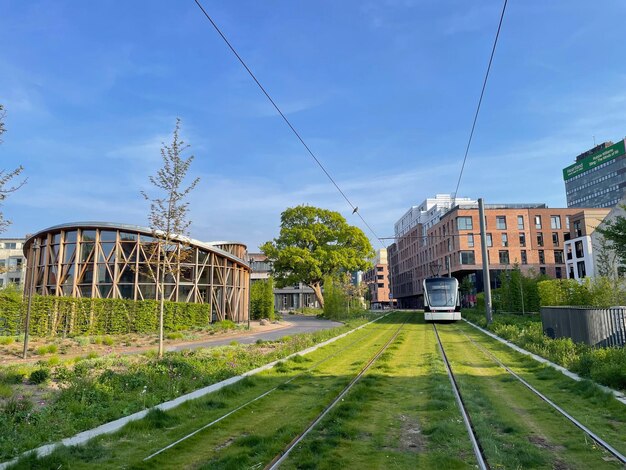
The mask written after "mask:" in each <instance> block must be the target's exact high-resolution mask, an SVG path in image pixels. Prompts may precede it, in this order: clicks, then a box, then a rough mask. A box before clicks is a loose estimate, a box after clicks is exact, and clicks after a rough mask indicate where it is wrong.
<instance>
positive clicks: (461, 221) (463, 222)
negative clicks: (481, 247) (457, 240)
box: [456, 217, 473, 230]
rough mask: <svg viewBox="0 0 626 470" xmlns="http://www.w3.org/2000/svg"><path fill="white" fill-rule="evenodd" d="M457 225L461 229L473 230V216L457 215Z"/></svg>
mask: <svg viewBox="0 0 626 470" xmlns="http://www.w3.org/2000/svg"><path fill="white" fill-rule="evenodd" d="M456 227H457V228H458V229H459V230H472V229H473V225H472V218H471V217H457V218H456Z"/></svg>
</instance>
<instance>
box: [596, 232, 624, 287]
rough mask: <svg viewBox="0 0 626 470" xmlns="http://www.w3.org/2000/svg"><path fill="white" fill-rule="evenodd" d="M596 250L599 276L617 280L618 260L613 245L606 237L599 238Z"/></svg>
mask: <svg viewBox="0 0 626 470" xmlns="http://www.w3.org/2000/svg"><path fill="white" fill-rule="evenodd" d="M594 250H595V252H596V261H597V264H596V269H597V274H598V275H600V276H603V277H607V278H609V279H613V280H614V279H617V277H618V259H617V253H616V252H615V250H614V249H613V247H612V244H611V243H610V242H608V241H607V240H606V239H605V238H604V237H598V243H597V245H596V246H594Z"/></svg>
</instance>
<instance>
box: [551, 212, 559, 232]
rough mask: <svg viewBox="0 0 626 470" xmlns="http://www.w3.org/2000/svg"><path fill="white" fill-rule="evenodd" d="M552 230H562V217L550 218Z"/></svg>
mask: <svg viewBox="0 0 626 470" xmlns="http://www.w3.org/2000/svg"><path fill="white" fill-rule="evenodd" d="M550 228H551V229H553V230H561V216H558V215H551V216H550Z"/></svg>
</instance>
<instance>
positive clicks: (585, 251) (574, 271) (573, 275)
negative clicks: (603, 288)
mask: <svg viewBox="0 0 626 470" xmlns="http://www.w3.org/2000/svg"><path fill="white" fill-rule="evenodd" d="M610 211H611V210H610V209H585V210H584V211H581V212H578V213H576V214H573V215H572V216H571V217H570V239H569V240H567V241H566V242H565V263H566V266H567V268H566V272H567V277H568V278H569V279H582V278H584V277H587V276H593V275H594V272H595V268H594V247H593V242H592V239H591V236H592V234H593V232H594V231H595V229H596V227H597V226H598V225H600V224H601V223H602V221H603V220H604V218H605V217H606V216H607V215H608V214H609V212H610Z"/></svg>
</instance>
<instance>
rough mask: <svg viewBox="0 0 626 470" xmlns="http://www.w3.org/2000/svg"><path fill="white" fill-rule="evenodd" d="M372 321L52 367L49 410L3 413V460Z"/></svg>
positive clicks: (8, 371)
mask: <svg viewBox="0 0 626 470" xmlns="http://www.w3.org/2000/svg"><path fill="white" fill-rule="evenodd" d="M365 321H366V320H364V319H362V320H355V321H354V322H353V323H352V324H351V325H349V326H343V327H339V328H334V329H331V330H324V331H319V332H316V333H310V334H304V335H295V336H292V337H291V338H290V339H289V340H287V341H285V340H283V341H278V342H273V343H264V344H262V345H249V346H242V345H237V346H227V347H222V348H212V349H203V350H194V351H182V352H176V353H167V354H166V355H165V357H164V358H163V359H158V358H157V357H156V354H154V353H150V352H148V353H146V354H143V355H136V356H109V357H103V358H100V357H98V355H97V353H95V352H92V353H90V354H89V355H88V356H87V357H86V358H79V359H77V360H76V361H75V362H71V363H70V362H62V363H61V364H58V365H56V366H53V367H52V366H50V367H49V369H50V373H51V376H50V377H51V382H50V383H51V385H55V389H56V390H57V391H56V392H54V394H53V396H52V397H51V398H50V399H49V400H47V404H46V405H45V406H43V407H38V408H37V409H35V410H33V412H32V413H31V415H30V418H29V420H26V421H25V420H18V421H15V420H14V419H13V418H12V417H11V416H7V415H5V414H2V413H0V461H3V460H6V459H8V458H11V457H13V456H15V455H17V454H19V453H21V452H24V451H26V450H29V449H32V448H35V447H37V446H39V445H42V444H45V443H47V442H54V441H58V440H60V439H62V438H64V437H69V436H72V435H74V434H76V433H78V432H80V431H83V430H86V429H90V428H93V427H95V426H98V425H100V424H102V423H105V422H108V421H111V420H114V419H116V418H119V417H122V416H126V415H129V414H131V413H134V412H136V411H139V410H142V409H145V408H146V407H151V406H153V405H156V404H158V403H162V402H164V401H167V400H170V399H172V398H175V397H177V396H180V395H182V394H185V393H189V392H191V391H193V390H196V389H198V388H201V387H204V386H207V385H210V384H212V383H216V382H219V381H221V380H224V379H226V378H229V377H232V376H234V375H238V374H241V373H243V372H245V371H247V370H250V369H253V368H255V367H258V366H261V365H263V364H266V363H267V362H271V361H273V360H276V359H280V358H282V357H285V356H287V355H289V354H291V353H293V352H296V351H299V350H302V349H304V348H306V347H309V346H311V345H313V344H316V343H319V342H321V341H324V340H326V339H329V338H331V337H333V336H336V335H338V334H341V333H343V332H345V331H346V330H348V329H350V328H353V327H355V326H357V325H359V324H362V323H364V322H365ZM225 326H228V325H225ZM36 368H37V367H36V366H32V365H31V366H24V368H23V369H24V370H23V371H22V372H20V371H19V370H18V369H17V368H5V369H4V370H0V383H6V384H7V385H10V383H8V382H11V381H12V380H14V381H15V382H17V381H18V380H19V382H22V381H23V380H24V377H27V376H29V375H30V373H31V372H32V371H33V370H34V369H36ZM20 374H21V375H20ZM144 387H145V388H144ZM144 390H145V391H144Z"/></svg>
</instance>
